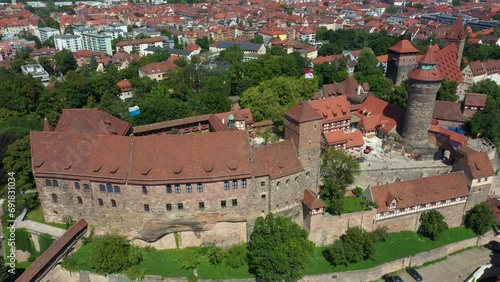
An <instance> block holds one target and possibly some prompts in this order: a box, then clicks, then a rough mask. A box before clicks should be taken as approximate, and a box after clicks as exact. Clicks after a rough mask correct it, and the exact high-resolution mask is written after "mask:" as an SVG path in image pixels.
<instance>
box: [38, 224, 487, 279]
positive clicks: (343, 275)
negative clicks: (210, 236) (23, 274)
mask: <svg viewBox="0 0 500 282" xmlns="http://www.w3.org/2000/svg"><path fill="white" fill-rule="evenodd" d="M494 238H495V234H494V233H493V231H490V232H488V233H486V234H485V235H483V236H480V237H477V238H471V239H466V240H463V241H459V242H455V243H451V244H449V245H446V246H443V247H440V248H437V249H434V250H432V251H428V252H423V253H419V254H416V255H414V256H411V257H405V258H401V259H398V260H395V261H391V262H388V263H384V264H382V265H379V266H377V267H374V268H370V269H364V270H356V271H347V272H335V273H325V274H320V275H311V276H305V277H304V278H302V279H301V280H300V282H325V281H334V282H351V281H375V280H378V279H380V278H381V277H382V276H383V275H385V274H387V273H391V272H395V271H398V270H401V269H404V268H406V267H415V266H420V265H422V264H424V263H426V262H429V261H434V260H437V259H441V258H444V257H446V256H448V255H450V254H453V253H455V252H457V251H460V250H463V249H466V248H468V247H473V246H482V245H484V244H486V243H488V242H489V241H491V240H493V239H494ZM49 281H50V282H80V281H87V282H118V281H127V280H126V278H125V277H124V276H123V275H114V274H113V275H108V276H107V277H104V276H101V275H98V274H95V273H90V272H86V271H82V272H74V273H71V272H69V271H67V270H65V269H63V268H61V266H59V265H58V266H56V267H55V268H54V269H53V270H52V271H51V272H50V273H49V274H48V275H47V276H46V277H45V278H44V279H43V280H42V282H49ZM144 281H145V282H186V281H188V280H187V279H186V278H161V277H159V276H150V275H148V276H146V277H145V279H144ZM199 281H205V282H215V281H221V280H211V279H207V280H199ZM223 281H225V282H254V281H255V280H254V279H229V280H223Z"/></svg>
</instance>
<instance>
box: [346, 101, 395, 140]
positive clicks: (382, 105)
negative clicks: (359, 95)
mask: <svg viewBox="0 0 500 282" xmlns="http://www.w3.org/2000/svg"><path fill="white" fill-rule="evenodd" d="M354 115H356V116H357V117H359V118H360V119H361V120H360V121H359V124H360V125H363V128H364V129H365V130H368V131H371V130H375V129H379V130H382V131H384V132H390V131H391V130H393V129H394V128H395V127H396V126H397V125H398V124H399V123H402V122H403V119H404V110H403V109H401V108H398V107H396V106H394V105H391V104H389V103H388V102H386V101H384V100H381V99H379V98H377V97H375V96H373V95H368V97H366V100H365V101H364V102H363V103H362V104H361V107H360V108H359V109H358V110H357V111H356V112H354Z"/></svg>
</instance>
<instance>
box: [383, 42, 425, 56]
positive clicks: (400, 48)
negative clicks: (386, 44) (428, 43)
mask: <svg viewBox="0 0 500 282" xmlns="http://www.w3.org/2000/svg"><path fill="white" fill-rule="evenodd" d="M389 50H391V51H393V52H396V53H399V54H404V53H418V52H420V51H419V50H418V49H417V48H415V46H413V44H411V42H410V41H408V40H406V39H405V40H401V41H399V42H398V43H397V44H396V45H394V46H392V47H391V48H389Z"/></svg>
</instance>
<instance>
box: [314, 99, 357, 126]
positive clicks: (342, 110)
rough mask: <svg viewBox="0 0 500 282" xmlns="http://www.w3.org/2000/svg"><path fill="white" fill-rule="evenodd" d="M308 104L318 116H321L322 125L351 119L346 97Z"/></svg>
mask: <svg viewBox="0 0 500 282" xmlns="http://www.w3.org/2000/svg"><path fill="white" fill-rule="evenodd" d="M308 103H309V105H311V107H313V108H314V110H315V111H316V112H317V113H318V114H320V115H322V116H323V123H330V122H335V121H341V120H348V119H351V111H350V109H349V102H348V101H347V97H346V96H338V97H331V98H327V99H321V100H314V101H309V102H308Z"/></svg>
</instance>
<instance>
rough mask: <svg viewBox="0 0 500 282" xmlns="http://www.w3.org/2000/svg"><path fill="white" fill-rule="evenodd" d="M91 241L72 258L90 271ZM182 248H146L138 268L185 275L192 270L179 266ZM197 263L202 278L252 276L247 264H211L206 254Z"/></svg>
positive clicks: (172, 275)
mask: <svg viewBox="0 0 500 282" xmlns="http://www.w3.org/2000/svg"><path fill="white" fill-rule="evenodd" d="M91 248H92V242H90V243H88V244H85V245H83V246H82V247H81V248H80V249H79V250H78V252H76V253H75V254H74V256H73V258H74V259H75V260H76V261H77V265H78V268H79V269H82V270H87V271H92V268H91V267H90V252H91ZM183 252H184V249H171V250H155V249H152V248H151V249H147V250H146V252H145V254H144V257H143V260H142V262H141V263H140V264H139V268H143V269H147V274H148V275H159V276H162V277H187V276H189V275H190V274H192V273H193V272H192V271H191V270H185V269H182V268H181V265H180V263H179V257H180V256H181V254H182V253H183ZM199 261H200V264H199V265H198V277H199V278H203V279H224V278H236V279H237V278H252V277H253V276H252V275H250V274H249V273H248V266H247V265H244V266H242V267H240V268H237V269H235V268H232V267H230V266H228V265H226V264H224V263H223V264H221V265H218V266H214V265H212V264H211V263H210V262H209V261H208V258H207V257H206V256H202V255H200V257H199Z"/></svg>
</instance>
